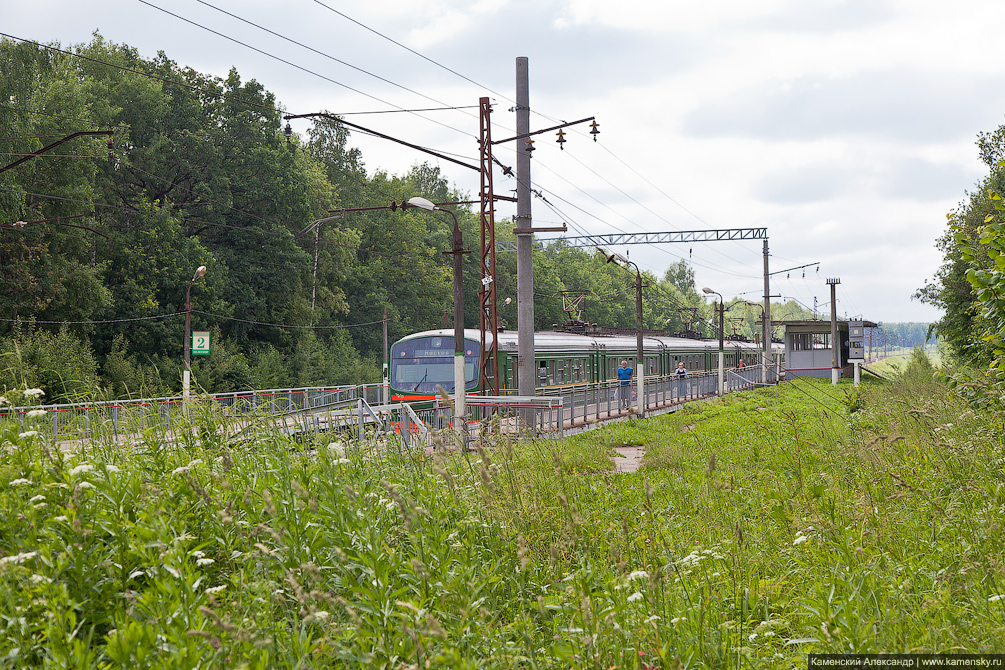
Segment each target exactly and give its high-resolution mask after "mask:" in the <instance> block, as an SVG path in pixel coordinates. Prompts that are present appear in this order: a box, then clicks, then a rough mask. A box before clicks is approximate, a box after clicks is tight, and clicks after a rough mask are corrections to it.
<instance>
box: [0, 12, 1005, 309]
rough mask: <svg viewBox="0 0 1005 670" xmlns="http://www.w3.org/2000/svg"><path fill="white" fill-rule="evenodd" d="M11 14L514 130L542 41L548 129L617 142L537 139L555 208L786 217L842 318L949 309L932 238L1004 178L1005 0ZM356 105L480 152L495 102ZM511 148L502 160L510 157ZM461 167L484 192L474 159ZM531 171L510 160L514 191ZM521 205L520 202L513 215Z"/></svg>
mask: <svg viewBox="0 0 1005 670" xmlns="http://www.w3.org/2000/svg"><path fill="white" fill-rule="evenodd" d="M207 2H208V3H209V4H207ZM322 2H323V3H324V4H322ZM151 5H156V6H159V7H162V8H164V9H169V10H170V11H171V12H173V13H175V14H177V15H178V16H179V17H183V18H184V19H189V20H190V21H193V22H196V23H199V24H201V25H202V26H205V27H206V28H211V29H212V30H215V31H217V32H219V33H222V34H223V35H226V36H229V37H232V38H234V39H236V40H240V41H241V42H244V43H245V44H246V45H250V46H252V47H255V48H257V49H260V50H261V51H264V52H267V53H268V54H271V55H273V56H276V57H279V58H282V59H284V60H286V61H289V62H291V63H294V64H296V65H298V66H301V67H303V68H305V69H307V70H311V71H313V72H314V73H317V74H318V75H321V76H316V75H313V74H309V73H307V72H304V71H302V70H298V69H296V68H295V67H293V66H291V65H289V64H284V63H281V62H279V61H277V60H275V59H273V58H270V57H269V56H266V55H263V54H261V53H257V52H255V51H253V50H252V49H250V48H248V46H242V45H240V44H237V43H235V42H234V41H231V40H228V39H226V38H225V37H222V36H219V35H216V34H213V33H210V32H207V31H206V30H205V29H203V28H200V27H198V26H196V25H193V24H192V23H187V22H186V21H184V20H183V19H182V18H176V17H173V16H170V15H168V14H165V13H163V12H161V11H159V10H157V9H155V8H154V7H153V6H151ZM214 7H215V8H216V9H214ZM0 8H2V11H0V16H3V21H2V23H0V25H2V28H0V30H2V31H3V32H6V33H9V34H12V35H15V36H17V37H22V38H27V39H32V40H36V41H40V42H52V41H58V42H60V43H62V44H63V45H68V44H77V43H81V42H85V41H88V40H89V39H90V36H91V33H92V32H94V31H99V32H100V33H101V35H102V36H103V37H105V38H106V39H108V40H111V41H114V42H118V43H126V44H129V45H131V46H133V47H135V48H137V49H138V50H139V52H140V53H141V54H142V55H143V56H147V57H150V56H154V55H155V54H156V52H157V51H164V52H165V53H166V54H167V55H168V57H170V58H171V59H172V60H174V61H176V62H178V63H179V64H180V65H184V66H190V67H193V68H195V69H196V70H199V71H202V72H207V73H212V74H217V75H221V76H223V75H226V73H227V71H228V70H229V69H230V68H231V67H235V68H237V70H238V72H239V73H240V75H241V76H242V78H244V79H245V80H247V79H252V78H254V79H256V80H258V81H259V82H261V83H262V84H263V85H264V86H265V87H266V88H268V89H269V90H271V91H273V92H274V93H275V94H276V96H277V98H278V100H279V101H280V102H281V103H282V104H283V105H284V106H285V108H286V109H287V110H289V111H290V112H291V113H309V112H314V111H320V110H323V109H325V110H329V111H332V112H335V113H353V112H375V111H382V110H389V109H419V108H430V107H440V106H443V105H448V106H469V105H477V104H478V99H479V97H481V96H489V97H491V98H492V99H493V101H494V103H495V106H494V113H493V115H492V119H493V135H494V138H496V139H502V138H503V137H505V136H508V134H509V132H508V131H511V130H512V129H513V127H514V123H515V120H514V114H513V113H511V112H509V111H508V109H509V108H510V107H511V106H512V105H513V100H512V99H513V98H514V97H515V92H514V90H515V60H516V57H518V56H526V57H528V58H529V59H530V98H531V108H532V110H533V111H534V112H535V114H534V115H532V117H531V127H532V128H542V127H547V126H551V125H554V124H555V121H554V120H555V119H561V120H575V119H579V118H583V117H587V116H596V117H597V120H598V121H599V122H600V130H601V134H600V136H599V142H597V143H594V142H592V141H590V139H589V136H588V135H587V134H585V131H586V130H588V128H585V127H584V128H583V130H581V131H578V132H572V133H570V134H569V135H568V142H567V143H566V145H565V146H566V149H565V151H559V150H558V149H557V146H556V145H555V143H554V141H553V140H554V136H553V135H552V134H547V135H542V136H541V137H540V138H538V139H539V141H538V142H537V146H538V147H539V150H538V151H536V152H535V153H534V160H533V166H532V179H533V181H534V183H535V186H536V187H537V188H539V189H541V191H542V193H543V194H544V195H545V197H546V198H547V199H548V201H549V202H550V203H551V204H552V205H553V207H554V209H553V208H549V207H548V206H547V205H546V204H545V203H544V202H542V201H540V200H535V201H534V210H533V212H534V220H535V224H536V225H550V224H560V223H561V222H563V221H564V222H566V223H567V224H568V225H569V227H570V234H584V233H613V232H638V231H649V232H657V231H671V230H698V229H707V228H759V227H766V228H767V229H768V235H769V238H770V246H771V254H772V255H771V269H772V270H773V271H774V270H782V269H785V268H788V267H793V266H797V265H803V264H806V263H813V262H818V261H819V263H820V269H819V273H817V271H816V270H815V268H810V269H809V270H807V271H806V273H805V277H803V271H802V270H797V271H793V272H791V273H789V276H788V277H787V276H786V274H785V273H782V274H780V275H775V277H774V278H773V281H772V293H774V294H780V295H783V296H786V297H794V298H796V299H798V300H799V301H801V302H802V303H804V304H806V305H809V306H812V305H813V300H814V297H816V298H818V299H819V301H820V303H826V302H827V301H828V299H829V294H828V289H827V286H826V285H825V278H826V277H840V278H841V286H840V287H839V290H838V311H839V313H841V314H842V315H843V314H845V313H847V314H848V315H857V314H862V315H864V317H865V318H867V319H870V320H875V321H930V320H934V319H936V318H938V316H939V315H938V313H937V312H936V311H935V310H933V309H932V308H930V307H928V306H925V305H921V304H919V303H918V302H916V301H912V300H911V298H910V296H911V294H912V293H913V292H914V290H915V289H917V288H918V287H920V286H921V285H923V284H924V282H925V279H926V278H928V277H931V276H932V274H933V273H934V272H935V271H936V269H937V268H938V266H939V264H940V261H941V256H940V254H939V252H938V251H937V250H936V249H935V246H934V243H935V240H936V238H937V237H938V236H939V235H941V234H942V233H943V232H944V231H945V221H946V217H945V215H946V213H947V212H948V211H949V210H950V209H952V208H953V207H954V206H955V205H956V204H957V203H958V202H959V201H960V200H961V199H962V198H963V197H964V192H965V191H966V190H972V188H973V186H974V185H975V184H976V183H977V182H978V181H979V180H980V179H981V178H982V176H983V175H984V173H985V169H984V167H983V166H982V165H981V163H980V162H979V161H978V158H977V150H976V147H975V144H974V141H975V139H976V135H977V133H978V132H981V131H992V130H994V129H995V128H997V127H998V125H1000V124H1001V123H1002V122H1003V118H1002V117H1003V113H1005V86H1003V85H1002V84H1003V81H1002V80H1003V75H1002V71H1001V67H1000V66H1001V63H1002V62H1005V41H1003V40H1000V39H998V38H997V37H996V32H995V28H996V27H997V26H1000V25H1002V24H1003V19H1005V3H1001V2H994V1H992V0H958V1H957V2H954V3H952V4H950V3H947V2H945V1H944V0H943V1H939V2H935V1H930V0H897V1H889V2H884V1H882V0H759V1H758V2H750V1H749V0H720V1H710V0H706V1H704V2H695V1H694V0H688V1H686V2H683V1H680V0H646V1H643V2H612V1H611V0H569V1H565V2H559V1H550V0H479V1H477V2H474V1H465V0H436V1H425V0H407V1H406V0H378V1H376V2H344V1H340V0H320V1H319V0H287V1H286V2H276V1H275V0H270V1H269V2H264V1H260V0H243V1H240V2H238V1H237V0H206V2H202V1H200V0H171V1H170V2H167V1H166V0H149V4H148V3H147V2H144V1H142V0H91V1H89V2H80V1H79V0H33V1H32V2H23V1H21V0H18V1H16V2H15V1H13V0H0ZM218 10H225V11H226V12H229V13H230V14H232V15H234V16H228V15H227V14H225V13H222V12H221V11H218ZM235 17H239V18H235ZM240 19H245V20H246V21H249V22H252V23H255V24H258V26H261V27H262V28H266V29H268V30H271V31H273V32H274V33H278V35H279V36H277V35H274V34H269V33H267V32H265V31H263V30H262V29H260V28H257V27H254V26H252V25H249V24H248V23H244V22H242V21H241V20H240ZM280 36H281V37H280ZM283 38H289V40H296V41H297V42H301V43H302V44H304V45H306V46H308V47H310V48H312V49H315V50H316V51H319V52H321V54H318V53H316V52H314V51H310V50H308V49H305V48H303V47H301V46H297V45H295V44H293V43H292V42H290V41H288V40H287V39H283ZM391 40H393V42H392V41H391ZM395 42H397V44H395ZM416 52H417V53H416ZM339 61H343V63H345V64H343V63H340V62H339ZM346 64H348V65H346ZM353 68H358V69H353ZM361 70H362V71H365V72H362V71H361ZM331 80H333V81H334V82H338V83H333V81H331ZM352 89H355V91H354V90H352ZM347 118H348V119H350V120H352V121H354V122H356V123H359V124H362V125H364V126H367V127H370V128H373V129H375V130H379V131H381V132H385V133H387V134H390V135H393V136H396V137H400V138H402V139H406V140H408V141H411V142H414V143H416V144H421V145H423V146H427V147H431V148H435V149H437V150H440V151H443V152H448V153H451V154H458V155H460V156H464V157H467V158H469V159H470V160H471V161H472V162H475V161H476V159H477V145H476V143H475V138H476V136H477V133H478V117H477V109H466V110H452V111H436V112H424V113H422V114H405V113H388V114H372V115H359V116H349V117H347ZM307 127H308V125H307V122H299V123H297V122H295V123H294V128H295V130H296V131H297V132H303V131H305V130H306V128H307ZM352 141H353V143H354V144H356V145H358V146H359V147H360V148H361V149H362V151H363V157H364V160H365V162H366V167H367V169H368V170H369V171H370V172H373V171H375V170H384V171H386V172H389V173H404V172H406V171H407V170H408V169H409V168H410V167H411V165H412V164H414V163H416V162H421V161H423V160H430V161H431V162H434V163H435V162H436V160H435V159H432V158H429V157H426V156H424V155H422V154H418V153H416V152H414V151H412V150H409V149H406V148H404V147H400V146H398V145H394V144H390V143H388V142H386V141H383V140H375V139H372V138H367V137H364V136H361V135H359V134H356V135H354V136H353V140H352ZM513 152H514V149H513V148H501V147H500V148H499V152H498V155H499V156H500V159H501V160H502V161H503V162H504V163H506V164H509V165H512V164H514V158H513V155H514V154H513ZM441 167H442V168H443V171H444V174H445V175H446V176H447V178H448V179H449V180H450V181H451V182H453V183H454V184H455V185H456V186H457V187H459V188H461V189H464V190H466V191H468V192H469V193H471V194H472V196H475V195H476V194H477V181H476V178H477V174H476V173H474V172H471V173H469V172H468V171H467V170H465V169H464V168H461V167H457V166H454V165H452V164H450V163H449V162H443V163H441ZM513 188H515V186H514V181H513V180H512V179H507V178H505V177H502V176H501V175H500V174H499V173H498V172H497V173H496V190H497V192H502V193H504V194H505V193H506V192H507V191H509V190H510V189H513ZM375 204H381V203H375ZM513 213H514V209H513V208H512V206H510V205H506V204H504V205H501V206H500V208H499V210H498V214H497V221H501V220H502V219H504V218H508V217H509V216H511V215H512V214H513ZM500 225H506V224H505V223H502V224H500ZM615 250H616V251H619V252H621V253H627V254H628V255H629V256H630V258H631V259H632V260H634V261H636V262H638V263H639V265H640V266H642V268H643V269H649V270H652V271H653V272H655V273H656V274H657V275H662V273H663V271H664V270H665V269H666V266H667V264H668V263H671V262H673V261H675V260H677V259H678V258H685V259H688V260H689V261H690V262H691V263H692V264H693V267H694V269H695V273H696V275H697V281H698V285H699V286H709V287H712V288H713V289H715V290H717V291H719V292H721V293H723V294H724V295H726V297H727V299H728V298H730V297H732V296H734V295H740V294H743V295H744V297H746V298H748V299H752V300H756V299H757V297H758V295H759V294H761V293H763V288H762V287H763V282H762V278H761V276H762V275H761V273H762V260H761V242H760V241H745V242H715V243H701V244H689V245H681V244H673V245H670V244H668V245H661V246H658V247H657V246H643V245H635V246H631V247H621V248H618V249H615ZM825 309H829V308H825ZM584 316H585V317H586V318H589V315H584Z"/></svg>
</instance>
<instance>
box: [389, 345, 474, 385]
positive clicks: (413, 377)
mask: <svg viewBox="0 0 1005 670" xmlns="http://www.w3.org/2000/svg"><path fill="white" fill-rule="evenodd" d="M478 355H479V345H478V343H477V342H474V341H472V340H464V388H465V389H472V388H475V387H476V386H478ZM441 386H442V387H443V390H445V391H446V392H447V393H453V391H454V338H453V337H442V336H431V337H416V338H414V339H411V340H406V341H404V342H398V343H396V344H395V345H394V346H393V347H391V388H393V389H395V390H397V391H405V392H415V393H436V392H437V391H438V390H439V389H438V387H441Z"/></svg>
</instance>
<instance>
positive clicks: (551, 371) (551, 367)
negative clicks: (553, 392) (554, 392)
mask: <svg viewBox="0 0 1005 670" xmlns="http://www.w3.org/2000/svg"><path fill="white" fill-rule="evenodd" d="M554 383H555V361H548V385H549V386H552V385H554Z"/></svg>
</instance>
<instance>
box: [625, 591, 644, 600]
mask: <svg viewBox="0 0 1005 670" xmlns="http://www.w3.org/2000/svg"><path fill="white" fill-rule="evenodd" d="M636 600H642V594H641V593H639V592H638V591H636V592H635V593H633V594H632V595H630V596H628V602H630V603H633V602H635V601H636Z"/></svg>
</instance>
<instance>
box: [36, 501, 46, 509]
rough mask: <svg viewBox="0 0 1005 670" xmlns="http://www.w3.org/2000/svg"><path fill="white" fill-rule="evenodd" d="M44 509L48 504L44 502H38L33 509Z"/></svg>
mask: <svg viewBox="0 0 1005 670" xmlns="http://www.w3.org/2000/svg"><path fill="white" fill-rule="evenodd" d="M46 507H48V503H44V502H40V503H38V504H37V505H35V509H45V508H46Z"/></svg>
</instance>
